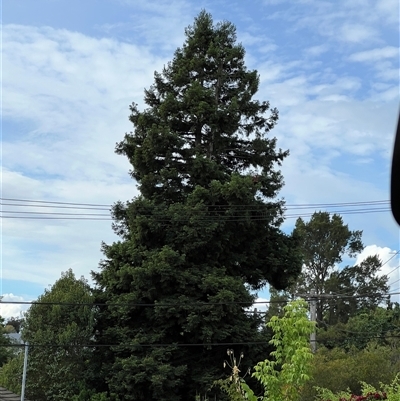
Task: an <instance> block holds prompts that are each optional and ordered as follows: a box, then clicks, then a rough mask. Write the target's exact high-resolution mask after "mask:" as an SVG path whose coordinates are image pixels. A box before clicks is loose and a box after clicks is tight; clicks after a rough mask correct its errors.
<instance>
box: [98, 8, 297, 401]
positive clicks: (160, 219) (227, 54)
mask: <svg viewBox="0 0 400 401" xmlns="http://www.w3.org/2000/svg"><path fill="white" fill-rule="evenodd" d="M185 33H186V41H185V43H184V45H183V47H182V48H179V49H177V50H176V52H175V55H174V58H173V60H172V62H170V63H169V64H168V65H167V66H165V67H164V68H163V70H162V72H161V73H155V79H154V84H153V85H152V86H151V87H150V88H149V89H148V90H146V91H145V103H146V105H147V108H146V109H145V110H144V111H139V109H138V107H137V105H136V104H133V105H132V106H131V116H130V120H131V122H132V123H133V126H134V131H133V132H132V133H130V134H126V135H125V138H124V140H123V141H122V142H121V143H119V144H117V147H116V152H117V153H119V154H121V155H125V156H127V157H128V159H129V161H130V163H131V164H132V167H133V168H132V171H131V175H132V177H133V178H134V179H135V180H136V182H137V183H138V188H139V190H140V193H141V195H140V196H138V197H137V198H135V199H133V200H132V201H130V202H126V203H122V202H118V203H117V204H116V205H115V206H114V208H113V217H114V230H115V232H116V233H117V234H118V235H119V236H120V238H121V240H120V241H119V242H115V243H113V244H112V245H106V244H103V252H104V255H105V259H104V260H103V261H102V262H101V264H100V271H99V272H94V273H93V278H94V280H95V282H96V284H97V291H98V295H97V301H98V302H103V303H106V304H107V306H104V307H100V312H99V318H98V323H97V334H96V341H97V342H98V343H101V344H118V345H117V346H114V347H110V348H107V347H98V350H97V356H98V361H99V364H101V365H102V375H103V378H104V388H103V389H100V388H99V390H107V391H108V392H109V393H112V394H114V396H115V397H116V398H117V399H124V400H158V401H161V400H168V401H174V400H190V399H193V398H192V397H194V395H195V392H196V391H198V392H200V393H201V392H205V391H206V390H207V389H208V387H209V385H210V384H212V382H213V380H215V379H217V378H219V377H221V376H220V375H221V374H223V371H222V361H223V359H224V354H225V353H226V348H227V347H228V346H227V345H226V343H249V342H254V341H256V342H257V341H265V342H266V339H265V338H264V339H262V338H260V336H261V334H260V331H259V330H258V329H259V323H260V320H259V318H258V317H257V316H254V315H253V314H249V313H248V312H247V311H246V309H247V308H248V307H250V306H251V305H252V302H253V301H254V298H255V295H254V294H255V292H256V291H257V290H259V289H260V288H262V287H263V286H264V285H265V284H266V283H270V284H271V285H273V286H274V287H276V288H277V289H283V288H285V287H286V286H287V285H288V284H289V283H290V282H291V280H292V279H294V278H295V277H296V276H297V275H298V274H299V272H300V270H301V262H300V260H299V257H298V254H297V251H296V249H297V248H296V239H295V238H294V237H292V236H290V235H286V234H284V233H283V232H282V231H281V230H280V228H279V227H280V224H281V223H282V221H283V217H282V213H283V211H282V208H283V202H282V201H281V200H279V199H276V196H277V192H278V191H279V189H280V188H281V187H282V184H283V181H282V176H281V174H280V172H279V170H278V169H277V167H279V165H280V163H281V162H282V160H283V159H284V158H285V157H286V156H287V154H288V153H287V152H285V151H281V150H280V149H279V150H278V149H276V139H275V138H271V137H268V136H267V135H268V133H269V131H270V130H271V129H272V128H273V127H274V125H275V124H276V122H277V120H278V112H277V110H276V109H270V106H269V103H268V102H260V101H257V100H254V99H253V96H254V95H255V94H256V92H257V90H258V85H259V77H258V75H257V72H256V71H249V70H247V68H246V67H245V65H244V55H245V51H244V49H243V47H242V46H241V45H240V44H238V43H237V42H236V33H235V27H234V26H233V25H232V24H231V23H228V22H223V23H219V24H216V25H214V24H213V21H212V18H211V16H210V15H209V14H208V13H206V12H204V11H203V12H201V13H200V14H199V16H198V17H197V18H196V19H195V22H194V25H193V26H190V27H188V28H187V29H186V31H185ZM185 344H190V346H189V345H185ZM193 344H194V345H193ZM219 344H221V345H219ZM230 348H235V346H230ZM236 348H237V349H238V352H239V353H240V351H244V352H245V353H246V355H249V354H250V355H251V353H252V352H253V353H254V352H256V351H257V350H258V351H260V349H257V347H256V346H254V345H253V346H250V345H246V344H242V345H241V344H239V345H237V347H236ZM264 349H265V348H264ZM250 359H251V358H250ZM253 362H256V361H255V360H254V361H250V363H253ZM99 371H100V370H99Z"/></svg>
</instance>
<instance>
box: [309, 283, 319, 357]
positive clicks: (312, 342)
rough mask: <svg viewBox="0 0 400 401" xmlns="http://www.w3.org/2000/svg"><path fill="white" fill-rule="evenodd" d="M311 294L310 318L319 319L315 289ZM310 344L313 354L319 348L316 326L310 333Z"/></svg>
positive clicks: (314, 320)
mask: <svg viewBox="0 0 400 401" xmlns="http://www.w3.org/2000/svg"><path fill="white" fill-rule="evenodd" d="M310 292H311V295H310V299H311V300H310V320H311V321H312V322H316V321H317V298H316V297H315V290H314V289H312V290H311V291H310ZM310 346H311V351H312V353H313V354H315V351H316V350H317V336H316V333H315V327H314V331H313V332H312V333H311V334H310Z"/></svg>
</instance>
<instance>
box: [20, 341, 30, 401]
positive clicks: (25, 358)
mask: <svg viewBox="0 0 400 401" xmlns="http://www.w3.org/2000/svg"><path fill="white" fill-rule="evenodd" d="M28 348H29V344H28V343H27V342H26V343H25V356H24V370H23V371H22V388H21V401H25V383H26V368H27V366H28Z"/></svg>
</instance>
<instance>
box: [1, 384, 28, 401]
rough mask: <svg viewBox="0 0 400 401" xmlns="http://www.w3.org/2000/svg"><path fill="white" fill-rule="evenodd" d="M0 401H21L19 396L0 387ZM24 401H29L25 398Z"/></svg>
mask: <svg viewBox="0 0 400 401" xmlns="http://www.w3.org/2000/svg"><path fill="white" fill-rule="evenodd" d="M0 401H21V396H20V395H17V394H14V393H12V392H11V391H8V390H6V389H5V388H4V387H0ZM25 401H29V400H27V399H26V398H25Z"/></svg>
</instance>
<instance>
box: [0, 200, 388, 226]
mask: <svg viewBox="0 0 400 401" xmlns="http://www.w3.org/2000/svg"><path fill="white" fill-rule="evenodd" d="M0 201H1V203H0V204H1V206H11V207H18V208H25V209H26V208H35V209H36V208H42V209H46V208H47V209H51V210H52V211H49V212H45V211H43V212H42V211H37V210H34V211H29V210H28V211H26V210H24V211H21V210H2V211H1V213H2V216H1V218H3V219H24V220H26V219H30V220H95V221H111V220H113V219H112V218H111V216H110V212H111V210H112V205H105V204H95V203H78V202H58V201H44V200H29V199H17V198H0ZM10 202H12V203H10ZM204 206H205V207H207V209H208V210H207V213H208V214H207V215H204V216H198V217H197V220H199V221H200V220H201V221H205V222H207V221H215V217H216V216H221V215H223V213H224V211H228V210H231V209H236V214H235V215H232V216H223V217H224V218H225V219H227V220H229V221H231V222H241V221H248V219H249V218H250V219H251V220H252V221H264V220H269V219H271V217H270V216H269V213H268V209H270V208H271V209H273V208H274V207H275V206H274V204H273V203H272V204H271V205H269V204H265V205H263V204H259V205H254V204H251V205H245V204H242V205H206V204H205V205H204ZM263 207H265V209H263V210H262V208H263ZM316 208H322V209H331V208H334V210H325V211H326V212H328V213H332V214H333V213H336V214H343V215H344V214H366V213H382V212H390V210H391V209H390V201H389V200H375V201H374V200H372V201H363V202H337V203H310V204H285V205H284V206H283V207H282V211H283V216H282V217H283V218H286V219H292V218H299V217H310V216H312V215H313V213H314V209H316ZM54 209H69V210H71V213H63V212H57V211H56V212H54V211H53V210H54ZM310 209H311V210H313V211H310ZM74 210H91V211H106V212H108V213H76V212H74ZM193 211H194V212H195V213H197V210H196V209H193ZM296 211H297V212H296ZM199 212H200V213H204V212H205V211H199ZM249 213H253V214H256V215H253V216H251V217H250V216H249V215H248V214H249ZM285 213H286V215H285ZM138 215H140V216H149V217H153V218H159V221H165V222H169V221H171V219H170V218H168V217H165V216H164V215H162V213H161V212H157V211H155V213H151V214H149V213H146V212H144V213H138ZM192 217H193V216H192V215H191V216H180V219H181V220H182V221H186V220H188V219H191V218H192ZM178 220H179V218H178ZM174 221H177V219H176V218H174Z"/></svg>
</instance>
